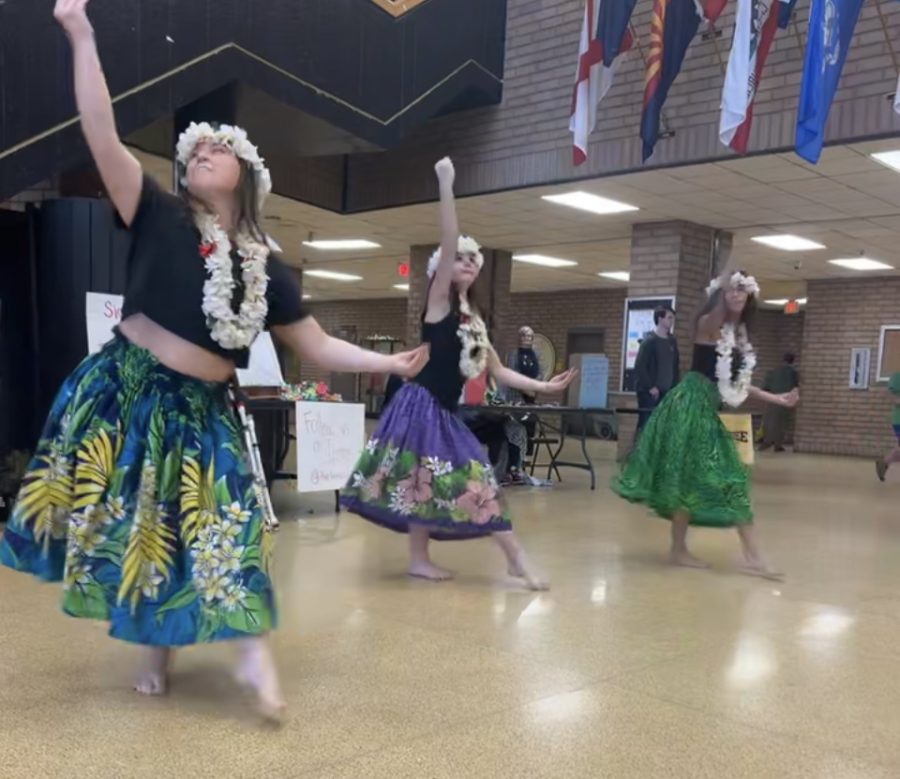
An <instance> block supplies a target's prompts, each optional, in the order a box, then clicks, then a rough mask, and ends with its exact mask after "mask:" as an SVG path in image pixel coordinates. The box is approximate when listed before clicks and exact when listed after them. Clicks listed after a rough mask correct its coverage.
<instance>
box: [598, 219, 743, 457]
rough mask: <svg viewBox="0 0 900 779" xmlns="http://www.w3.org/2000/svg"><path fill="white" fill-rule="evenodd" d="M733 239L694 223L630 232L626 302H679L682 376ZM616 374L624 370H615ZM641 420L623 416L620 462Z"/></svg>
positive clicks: (658, 224) (677, 325)
mask: <svg viewBox="0 0 900 779" xmlns="http://www.w3.org/2000/svg"><path fill="white" fill-rule="evenodd" d="M731 245H732V235H731V233H728V232H724V231H721V230H716V229H715V228H713V227H707V226H706V225H699V224H694V223H693V222H683V221H672V222H644V223H641V224H636V225H634V226H633V227H632V230H631V268H630V273H631V280H630V282H629V283H628V296H629V297H632V298H636V297H667V296H670V295H673V296H674V297H675V310H676V317H675V337H676V338H677V339H678V347H679V351H680V356H681V368H682V373H683V372H684V371H685V370H686V369H687V368H688V367H689V366H690V360H691V352H692V350H693V345H692V342H693V335H694V334H693V325H694V316H695V314H696V312H697V309H698V307H699V306H700V304H701V302H702V301H703V298H704V291H705V290H706V286H707V285H708V284H709V281H710V279H711V278H712V277H713V276H714V275H715V274H716V273H717V272H718V270H719V269H720V268H722V267H724V265H725V264H726V263H727V262H728V257H729V256H730V254H731ZM615 369H616V370H617V371H620V370H621V366H616V368H615ZM636 426H637V415H635V414H621V415H619V431H618V432H619V447H618V448H619V452H618V455H619V458H620V459H621V458H623V457H624V456H625V454H627V452H628V450H629V449H630V448H631V445H632V442H633V440H634V431H635V428H636Z"/></svg>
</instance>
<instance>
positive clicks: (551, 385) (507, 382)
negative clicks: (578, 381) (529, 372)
mask: <svg viewBox="0 0 900 779" xmlns="http://www.w3.org/2000/svg"><path fill="white" fill-rule="evenodd" d="M488 373H490V374H491V377H492V378H493V379H494V381H496V382H497V383H498V384H501V385H503V386H504V387H512V388H513V389H517V390H519V392H525V393H528V394H529V395H539V394H540V395H558V394H559V393H561V392H562V391H563V390H564V389H565V388H566V387H568V386H569V385H570V384H571V383H572V380H573V379H574V378H575V377H576V376H577V375H578V371H576V370H575V369H574V368H570V369H569V370H567V371H566V372H565V373H560V374H559V375H558V376H554V377H553V378H552V379H550V381H538V380H537V379H530V378H528V377H527V376H525V375H523V374H521V373H518V372H517V371H514V370H513V369H512V368H507V367H506V366H505V365H504V364H503V363H502V362H501V361H500V358H499V357H498V356H497V352H496V351H494V349H493V347H491V352H490V355H489V356H488Z"/></svg>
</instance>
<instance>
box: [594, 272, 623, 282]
mask: <svg viewBox="0 0 900 779" xmlns="http://www.w3.org/2000/svg"><path fill="white" fill-rule="evenodd" d="M597 275H598V276H603V278H604V279H612V280H613V281H631V274H630V273H629V272H628V271H627V270H612V271H609V272H608V273H598V274H597Z"/></svg>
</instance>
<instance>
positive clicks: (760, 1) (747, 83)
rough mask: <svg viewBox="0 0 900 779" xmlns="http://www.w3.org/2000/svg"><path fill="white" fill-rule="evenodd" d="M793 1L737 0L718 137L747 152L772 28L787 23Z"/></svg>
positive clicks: (773, 35) (740, 150)
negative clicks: (758, 88)
mask: <svg viewBox="0 0 900 779" xmlns="http://www.w3.org/2000/svg"><path fill="white" fill-rule="evenodd" d="M793 5H794V3H793V2H788V1H787V0H738V4H737V14H736V16H735V23H734V40H733V41H732V44H731V55H730V56H729V57H728V69H727V70H726V72H725V84H724V86H723V88H722V115H721V117H720V119H719V140H721V141H722V143H723V144H724V145H725V146H730V147H731V148H732V149H734V150H735V151H736V152H738V153H740V154H746V153H747V141H748V140H749V138H750V127H751V125H752V123H753V101H754V99H755V98H756V89H757V87H758V86H759V82H760V79H761V78H762V70H763V66H764V65H765V63H766V57H767V56H768V54H769V49H770V48H771V46H772V41H773V40H774V38H775V31H776V30H777V29H778V27H779V25H781V26H786V25H787V22H788V19H789V18H790V12H791V10H793Z"/></svg>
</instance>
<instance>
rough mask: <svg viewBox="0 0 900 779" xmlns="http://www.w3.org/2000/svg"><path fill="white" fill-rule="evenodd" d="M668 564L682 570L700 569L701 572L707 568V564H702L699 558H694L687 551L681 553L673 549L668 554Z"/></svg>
mask: <svg viewBox="0 0 900 779" xmlns="http://www.w3.org/2000/svg"><path fill="white" fill-rule="evenodd" d="M669 562H670V563H672V565H678V566H681V567H682V568H700V569H703V570H705V569H707V568H709V564H708V563H705V562H703V560H701V559H700V558H699V557H694V555H692V554H691V553H690V552H688V550H687V549H685V550H684V551H681V552H676V551H675V550H674V549H673V550H672V552H671V553H670V554H669Z"/></svg>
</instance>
